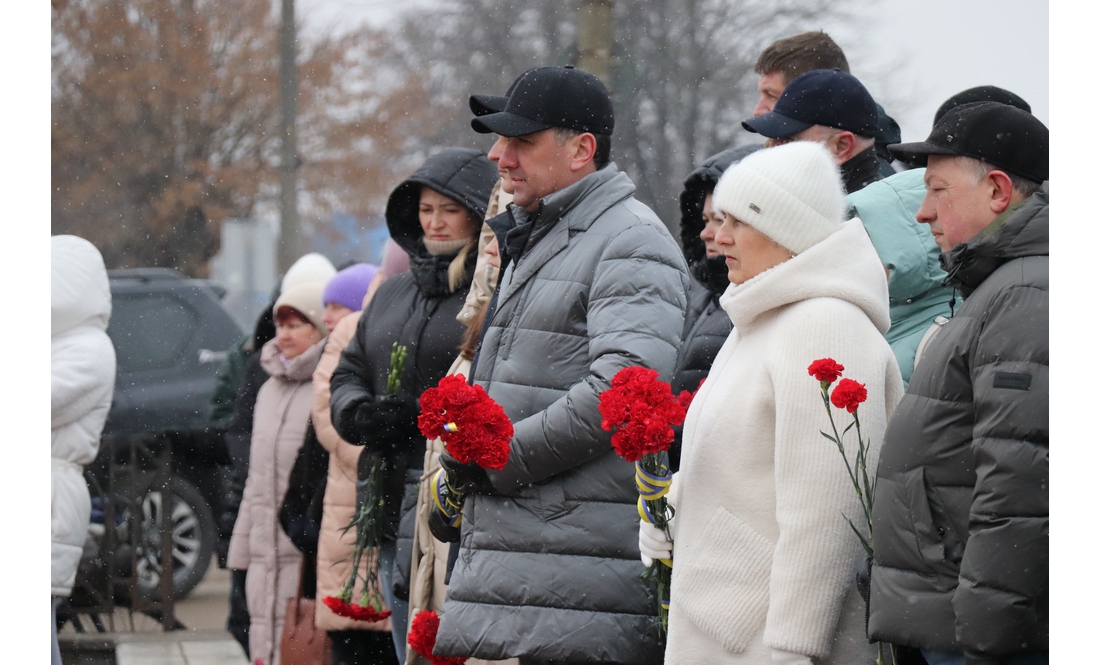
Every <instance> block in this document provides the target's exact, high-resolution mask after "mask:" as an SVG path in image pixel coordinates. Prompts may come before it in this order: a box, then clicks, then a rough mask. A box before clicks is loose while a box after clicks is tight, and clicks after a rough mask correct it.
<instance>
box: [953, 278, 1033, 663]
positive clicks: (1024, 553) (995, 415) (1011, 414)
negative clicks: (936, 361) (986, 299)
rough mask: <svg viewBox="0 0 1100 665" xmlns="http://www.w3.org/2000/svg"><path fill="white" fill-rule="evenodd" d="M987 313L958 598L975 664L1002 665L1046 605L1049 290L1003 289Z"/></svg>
mask: <svg viewBox="0 0 1100 665" xmlns="http://www.w3.org/2000/svg"><path fill="white" fill-rule="evenodd" d="M1044 260H1045V257H1044ZM1025 269H1026V268H1025ZM986 311H987V312H988V315H987V317H986V319H985V321H984V322H983V325H982V330H981V333H980V334H979V337H978V340H977V343H976V347H975V351H974V357H973V362H972V364H971V381H972V385H973V390H974V411H975V414H974V415H975V422H974V437H973V441H972V444H971V445H972V450H973V454H974V463H975V472H976V474H977V481H976V485H975V487H974V495H973V502H972V504H971V506H970V527H969V531H970V538H969V541H968V542H967V544H966V549H965V551H964V553H963V558H962V563H961V565H960V570H959V586H958V588H957V589H956V591H955V595H954V598H953V605H954V609H955V617H956V619H955V621H956V623H955V627H956V628H955V632H956V637H957V639H958V640H959V643H960V644H961V645H962V646H963V648H964V650H965V652H966V655H967V661H966V662H968V663H986V662H990V663H992V662H999V661H998V660H996V659H995V658H990V656H995V655H997V654H1007V653H1011V652H1015V651H1020V650H1022V649H1026V648H1027V645H1022V644H1020V640H1021V638H1020V636H1021V635H1031V634H1034V633H1035V631H1036V622H1037V621H1038V620H1039V619H1038V616H1039V615H1040V613H1039V612H1037V611H1036V610H1037V605H1038V604H1041V603H1045V602H1046V598H1047V575H1048V557H1049V554H1048V527H1049V512H1048V509H1049V502H1048V488H1049V469H1048V450H1049V449H1048V444H1049V414H1048V395H1049V380H1048V365H1049V361H1048V358H1049V355H1048V349H1049V346H1048V327H1047V326H1048V320H1049V318H1048V312H1049V302H1048V299H1047V289H1046V288H1045V284H1042V285H1041V286H1034V285H1014V286H1011V287H1010V288H1006V289H1004V290H1003V291H1002V292H1001V293H1000V294H999V295H998V297H997V300H996V301H995V302H993V303H992V305H991V306H990V307H989V308H988V309H987V310H986Z"/></svg>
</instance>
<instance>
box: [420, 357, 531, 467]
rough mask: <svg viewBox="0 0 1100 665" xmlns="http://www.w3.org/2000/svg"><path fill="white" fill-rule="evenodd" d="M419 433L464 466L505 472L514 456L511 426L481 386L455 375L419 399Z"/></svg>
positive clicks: (445, 379)
mask: <svg viewBox="0 0 1100 665" xmlns="http://www.w3.org/2000/svg"><path fill="white" fill-rule="evenodd" d="M417 425H418V426H419V428H420V432H421V433H422V434H423V435H424V436H426V437H428V438H429V439H435V438H439V439H442V440H443V443H444V445H445V446H446V448H447V452H448V453H450V455H451V456H452V457H454V458H455V459H456V460H458V461H459V462H461V463H462V464H469V463H471V462H472V463H474V464H477V465H478V466H480V467H482V468H485V469H496V470H498V471H499V470H500V469H503V468H504V467H505V466H506V465H507V464H508V455H509V454H510V453H511V450H512V449H511V443H512V435H513V434H514V433H515V430H514V428H513V427H512V422H511V421H510V420H508V416H507V415H506V414H505V413H504V409H502V408H501V407H500V405H499V404H497V403H496V402H494V401H493V399H492V398H491V397H489V394H488V393H486V392H485V389H484V388H482V387H481V386H476V385H475V386H471V385H470V384H468V383H467V382H466V377H465V376H463V375H461V374H453V375H451V376H445V377H443V378H442V379H440V381H439V384H438V385H436V386H435V387H433V388H428V389H427V390H425V391H424V394H422V395H421V396H420V417H419V418H418V419H417Z"/></svg>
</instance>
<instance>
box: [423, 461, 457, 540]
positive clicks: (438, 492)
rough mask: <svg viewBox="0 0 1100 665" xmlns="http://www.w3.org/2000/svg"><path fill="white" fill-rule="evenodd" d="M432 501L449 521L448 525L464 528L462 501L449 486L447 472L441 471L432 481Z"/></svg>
mask: <svg viewBox="0 0 1100 665" xmlns="http://www.w3.org/2000/svg"><path fill="white" fill-rule="evenodd" d="M431 491H432V501H433V503H435V508H436V510H438V511H439V512H440V513H441V514H442V515H443V517H444V518H446V520H447V525H448V526H452V527H455V528H458V527H460V526H462V499H463V496H462V495H460V494H458V495H456V494H455V493H454V492H453V491H452V490H451V488H450V487H449V486H448V485H447V476H446V472H445V471H444V470H443V469H440V470H439V471H437V472H436V473H435V475H434V476H432V479H431Z"/></svg>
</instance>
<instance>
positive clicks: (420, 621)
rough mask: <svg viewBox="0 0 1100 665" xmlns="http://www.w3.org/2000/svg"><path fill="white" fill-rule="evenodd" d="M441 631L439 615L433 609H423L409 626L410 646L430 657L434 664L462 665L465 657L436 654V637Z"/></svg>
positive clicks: (430, 661)
mask: <svg viewBox="0 0 1100 665" xmlns="http://www.w3.org/2000/svg"><path fill="white" fill-rule="evenodd" d="M438 633H439V615H437V614H436V613H435V612H433V611H432V610H421V611H420V612H417V613H416V616H415V617H413V621H412V625H411V626H409V646H410V647H412V648H413V650H414V651H416V652H417V653H418V654H420V655H421V656H424V657H425V658H427V659H428V662H429V663H431V664H432V665H462V664H463V663H465V662H466V660H467V659H465V658H455V657H451V656H435V655H432V651H434V650H435V638H436V635H437V634H438Z"/></svg>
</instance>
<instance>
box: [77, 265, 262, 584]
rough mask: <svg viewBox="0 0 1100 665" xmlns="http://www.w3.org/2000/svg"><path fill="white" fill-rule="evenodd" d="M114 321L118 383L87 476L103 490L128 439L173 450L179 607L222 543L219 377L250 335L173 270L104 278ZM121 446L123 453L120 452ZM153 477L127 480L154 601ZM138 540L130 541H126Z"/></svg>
mask: <svg viewBox="0 0 1100 665" xmlns="http://www.w3.org/2000/svg"><path fill="white" fill-rule="evenodd" d="M108 277H109V278H110V285H111V297H112V312H111V320H110V324H109V326H108V328H107V334H108V335H109V336H110V337H111V341H112V342H113V343H114V346H115V355H116V358H117V362H118V375H117V377H116V379H115V393H114V400H113V402H112V403H111V411H110V414H109V415H108V417H107V422H106V425H105V426H104V430H103V444H104V449H101V451H100V454H99V457H98V458H97V459H96V461H95V463H94V464H93V465H92V466H91V467H90V468H91V469H92V474H93V475H94V476H95V477H96V478H97V479H98V480H99V481H100V483H101V485H102V486H103V487H106V485H107V463H108V461H109V459H110V457H111V456H112V455H113V456H114V457H115V458H116V459H122V458H123V457H125V456H126V455H127V451H128V448H127V447H126V446H118V447H117V449H113V450H112V449H110V448H111V447H112V442H124V441H126V437H128V436H130V435H151V436H152V438H153V440H154V444H153V445H154V447H156V442H161V441H163V442H168V443H170V445H171V454H172V479H171V487H172V493H173V495H174V499H173V509H172V515H171V518H172V540H173V551H172V562H173V584H174V589H175V597H176V598H182V597H184V596H185V595H186V594H187V593H189V592H190V591H191V590H192V589H193V588H194V587H195V586H196V585H197V584H198V583H199V581H200V580H202V578H203V575H205V573H206V568H207V566H208V565H209V563H210V558H211V555H212V554H213V551H214V547H215V543H216V541H217V524H216V522H215V520H214V515H215V514H216V511H217V510H218V509H219V507H220V503H221V495H222V494H223V492H224V482H225V478H226V477H227V465H228V464H229V455H228V453H227V451H226V449H225V444H224V441H223V437H222V435H221V433H220V432H219V431H217V430H215V429H213V428H212V427H211V424H210V410H211V406H210V401H211V400H210V397H211V394H212V393H213V391H214V381H215V375H216V373H217V371H218V368H219V367H220V366H221V364H222V361H223V360H225V358H226V355H227V350H228V349H229V348H230V347H231V346H232V345H233V344H234V343H235V342H236V341H237V340H239V339H240V338H241V336H242V335H243V334H244V332H243V331H242V330H241V328H240V327H239V326H238V325H237V324H236V323H235V322H234V321H233V319H232V318H231V317H230V316H229V314H228V313H227V312H226V311H225V309H224V308H223V307H222V305H221V303H220V299H221V297H222V296H224V295H225V290H224V289H223V288H221V287H219V286H216V285H214V284H212V283H210V282H207V281H205V280H200V279H188V278H186V277H184V276H183V275H181V274H180V273H178V272H176V271H175V270H170V269H164V268H141V269H132V270H112V271H108ZM115 445H117V443H116V444H115ZM152 476H153V474H152V471H151V470H149V471H148V472H142V473H139V474H137V476H136V477H133V478H131V480H130V482H134V483H137V484H138V485H139V487H137V488H136V489H137V492H136V493H135V496H139V497H141V498H140V500H139V501H138V502H137V504H136V505H134V506H133V507H132V509H136V510H140V511H141V513H142V521H143V527H146V528H143V529H142V531H143V532H144V534H143V535H142V536H138V538H137V540H139V541H140V542H137V543H134V542H130V543H127V544H129V545H130V546H134V547H137V548H138V557H139V558H138V567H137V571H136V572H137V575H138V580H139V582H138V583H139V588H140V589H141V590H142V591H144V592H146V593H148V594H150V595H154V594H155V593H156V588H157V585H158V584H159V580H160V572H161V561H162V557H161V552H160V547H159V542H158V541H157V540H156V538H155V537H153V536H152V535H151V534H154V532H155V525H156V520H157V519H158V516H159V510H160V507H161V504H162V501H161V497H160V492H159V491H154V490H151V489H150V486H151V484H152ZM130 540H134V539H132V538H131V539H130Z"/></svg>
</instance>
